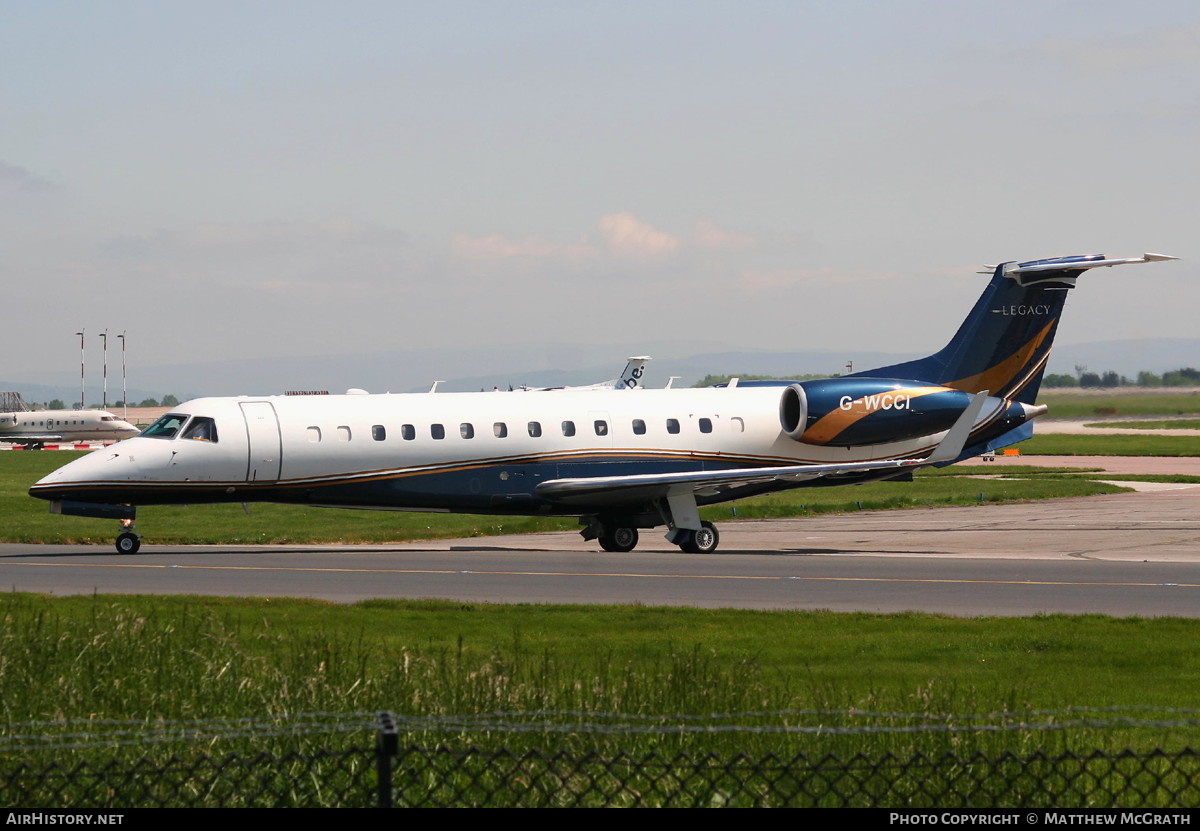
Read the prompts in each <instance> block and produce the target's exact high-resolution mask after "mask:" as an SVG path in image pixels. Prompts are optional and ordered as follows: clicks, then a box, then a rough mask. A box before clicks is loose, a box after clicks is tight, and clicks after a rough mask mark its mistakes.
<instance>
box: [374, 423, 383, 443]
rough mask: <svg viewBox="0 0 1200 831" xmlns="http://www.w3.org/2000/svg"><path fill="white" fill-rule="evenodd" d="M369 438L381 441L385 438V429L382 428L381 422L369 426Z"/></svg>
mask: <svg viewBox="0 0 1200 831" xmlns="http://www.w3.org/2000/svg"><path fill="white" fill-rule="evenodd" d="M371 438H373V439H375V441H383V440H384V439H386V438H387V430H385V429H384V426H383V425H382V424H376V425H374V426H373V427H371Z"/></svg>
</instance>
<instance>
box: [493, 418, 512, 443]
mask: <svg viewBox="0 0 1200 831" xmlns="http://www.w3.org/2000/svg"><path fill="white" fill-rule="evenodd" d="M492 433H493V435H495V436H496V438H498V439H502V438H504V437H506V436H507V435H508V425H507V424H505V423H504V422H503V421H497V422H496V423H495V424H493V425H492Z"/></svg>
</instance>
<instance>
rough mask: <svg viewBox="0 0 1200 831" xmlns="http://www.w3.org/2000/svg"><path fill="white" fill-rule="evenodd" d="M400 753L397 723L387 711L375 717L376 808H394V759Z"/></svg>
mask: <svg viewBox="0 0 1200 831" xmlns="http://www.w3.org/2000/svg"><path fill="white" fill-rule="evenodd" d="M399 752H400V738H399V736H397V735H396V721H395V719H394V718H393V717H392V714H391V713H389V712H387V711H386V710H385V711H383V712H381V713H379V714H377V715H376V716H375V780H376V784H375V807H376V808H391V807H392V759H393V758H395V757H396V755H398V754H399Z"/></svg>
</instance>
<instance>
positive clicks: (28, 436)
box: [0, 433, 65, 444]
mask: <svg viewBox="0 0 1200 831" xmlns="http://www.w3.org/2000/svg"><path fill="white" fill-rule="evenodd" d="M0 441H2V442H6V443H7V444H27V443H29V442H44V441H65V439H64V438H63V435H62V433H0Z"/></svg>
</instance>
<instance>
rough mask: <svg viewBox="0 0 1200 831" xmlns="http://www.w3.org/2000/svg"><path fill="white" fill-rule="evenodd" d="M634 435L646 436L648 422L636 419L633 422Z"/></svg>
mask: <svg viewBox="0 0 1200 831" xmlns="http://www.w3.org/2000/svg"><path fill="white" fill-rule="evenodd" d="M633 434H634V435H635V436H644V435H646V422H644V421H642V420H641V419H640V418H635V419H634V420H633Z"/></svg>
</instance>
